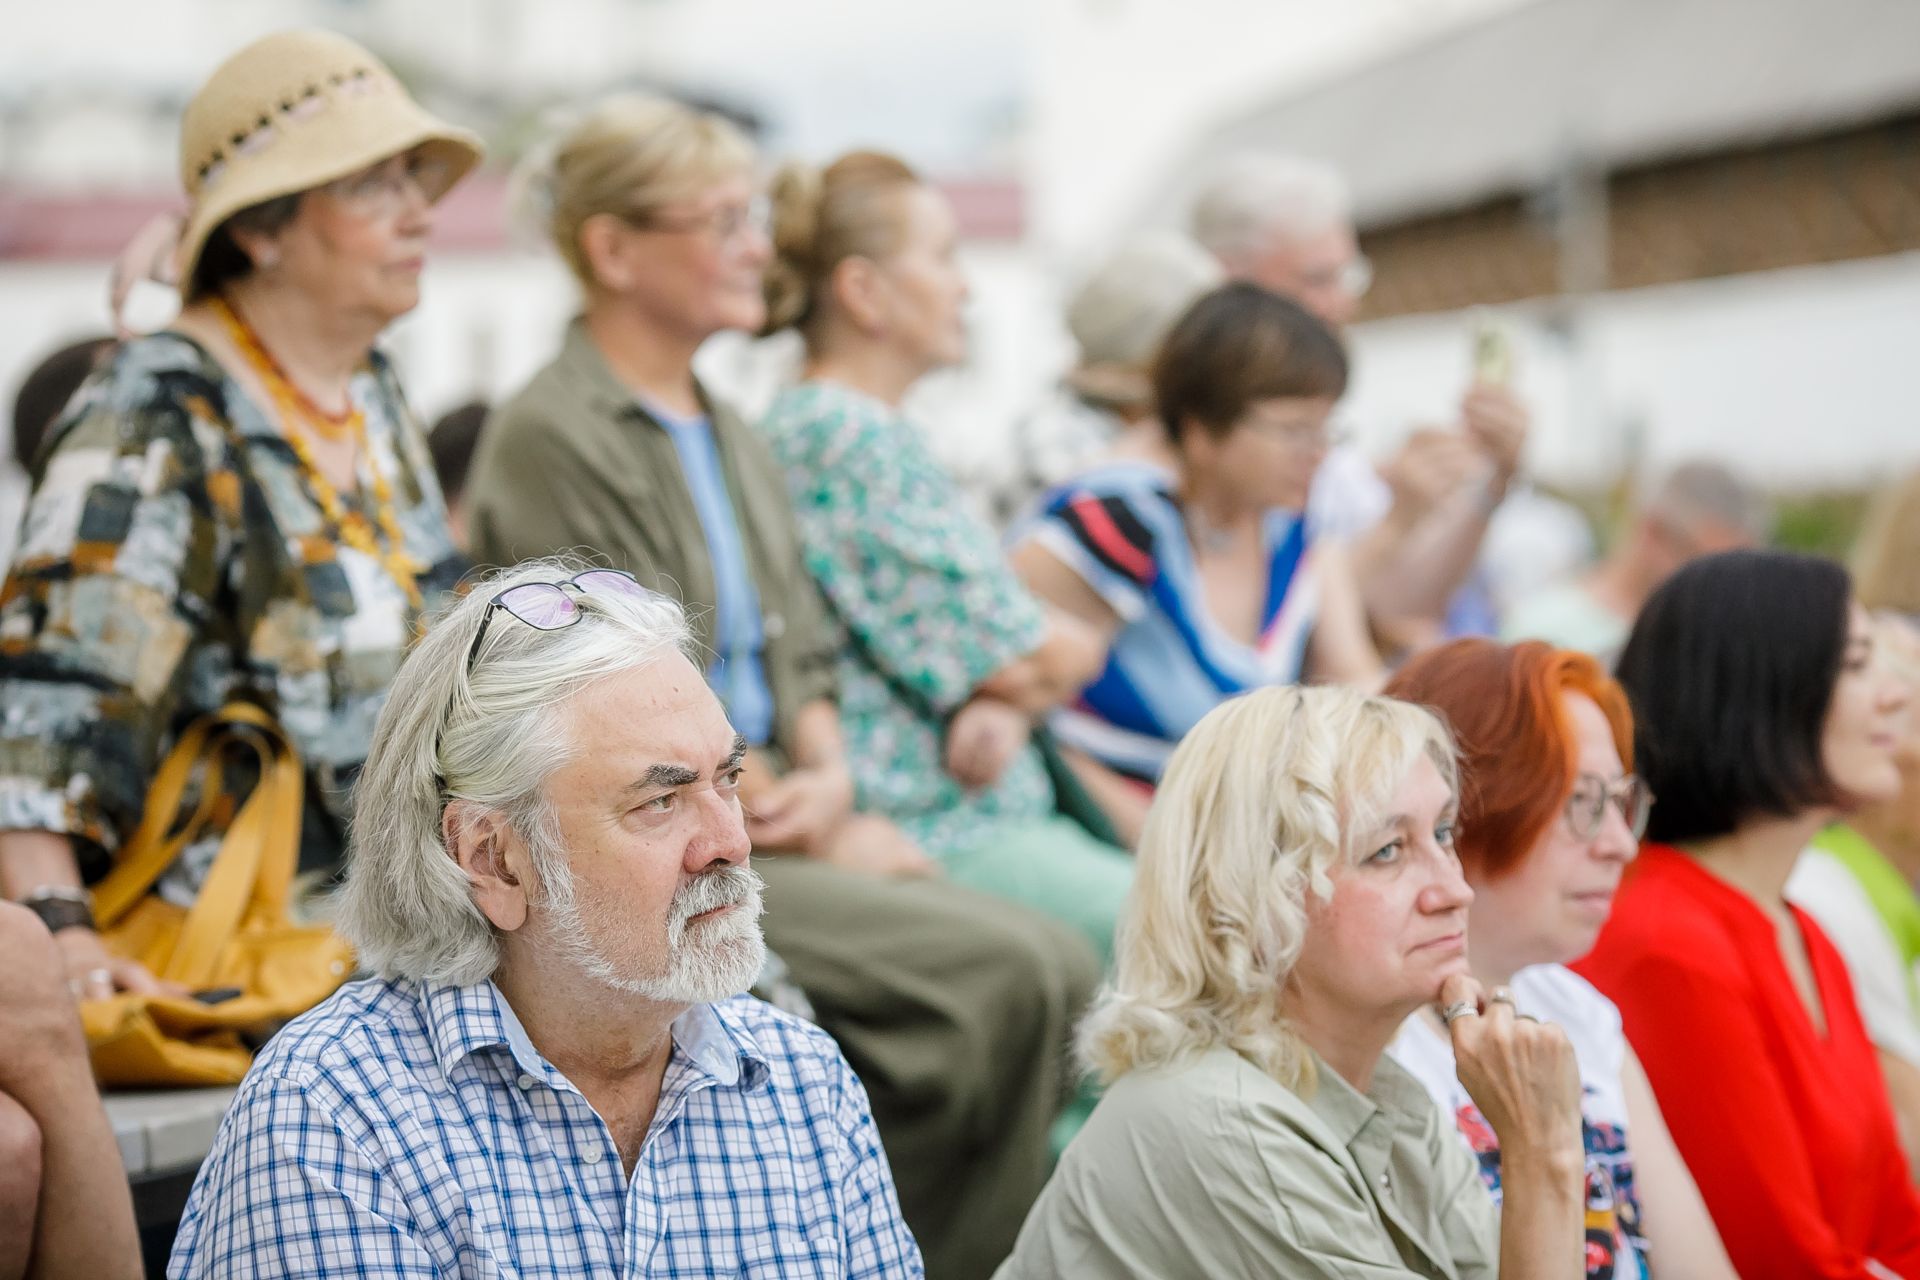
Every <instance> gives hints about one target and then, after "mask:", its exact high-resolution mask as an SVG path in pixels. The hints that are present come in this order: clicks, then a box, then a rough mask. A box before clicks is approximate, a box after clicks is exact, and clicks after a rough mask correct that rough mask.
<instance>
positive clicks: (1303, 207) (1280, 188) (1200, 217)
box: [1188, 152, 1353, 270]
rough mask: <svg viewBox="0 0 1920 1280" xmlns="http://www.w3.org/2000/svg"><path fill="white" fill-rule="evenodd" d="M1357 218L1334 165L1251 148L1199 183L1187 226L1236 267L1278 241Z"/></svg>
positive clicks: (1311, 234) (1320, 231) (1307, 235)
mask: <svg viewBox="0 0 1920 1280" xmlns="http://www.w3.org/2000/svg"><path fill="white" fill-rule="evenodd" d="M1352 220H1353V198H1352V195H1351V194H1350V193H1349V191H1348V189H1347V183H1346V180H1345V179H1344V178H1342V177H1341V176H1340V173H1339V171H1338V170H1336V169H1335V168H1333V167H1332V166H1331V165H1327V164H1323V163H1321V162H1320V161H1318V160H1309V159H1306V158H1304V157H1302V156H1286V155H1273V154H1268V153H1252V152H1250V153H1246V154H1242V155H1237V156H1233V157H1231V158H1230V159H1228V160H1226V161H1224V162H1223V163H1222V164H1221V165H1220V166H1219V167H1218V168H1217V169H1216V170H1215V171H1214V172H1213V174H1212V175H1211V176H1210V177H1209V178H1208V179H1207V181H1206V182H1205V183H1204V184H1203V185H1202V186H1201V187H1200V190H1199V192H1198V194H1197V195H1196V196H1195V197H1194V201H1193V213H1192V215H1191V218H1190V220H1189V224H1188V225H1189V229H1190V230H1191V231H1192V232H1193V238H1194V239H1195V240H1197V241H1199V242H1200V245H1201V247H1202V248H1204V249H1206V250H1207V252H1209V253H1211V254H1213V256H1214V257H1216V258H1218V259H1219V260H1220V261H1221V262H1222V263H1225V264H1226V265H1227V267H1228V269H1229V270H1233V269H1235V268H1236V266H1237V265H1238V264H1242V263H1245V262H1246V261H1247V260H1249V259H1252V258H1257V257H1259V256H1260V255H1262V254H1264V253H1266V252H1267V251H1268V250H1270V249H1272V248H1273V247H1274V246H1275V245H1276V244H1279V243H1287V242H1292V241H1297V240H1308V239H1312V238H1313V237H1315V236H1318V235H1321V234H1323V233H1325V232H1327V231H1331V230H1333V229H1335V228H1337V227H1340V226H1344V225H1346V224H1348V223H1350V222H1351V221H1352Z"/></svg>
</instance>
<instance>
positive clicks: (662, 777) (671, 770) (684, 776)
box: [627, 764, 700, 791]
mask: <svg viewBox="0 0 1920 1280" xmlns="http://www.w3.org/2000/svg"><path fill="white" fill-rule="evenodd" d="M698 781H700V775H699V773H697V772H696V771H694V770H692V769H689V768H687V766H685V765H683V764H650V765H648V766H647V771H646V772H645V773H643V774H641V775H640V777H639V778H638V780H636V781H633V782H629V783H628V784H627V790H628V791H651V790H653V789H654V788H656V787H689V786H692V785H693V784H694V783H696V782H698Z"/></svg>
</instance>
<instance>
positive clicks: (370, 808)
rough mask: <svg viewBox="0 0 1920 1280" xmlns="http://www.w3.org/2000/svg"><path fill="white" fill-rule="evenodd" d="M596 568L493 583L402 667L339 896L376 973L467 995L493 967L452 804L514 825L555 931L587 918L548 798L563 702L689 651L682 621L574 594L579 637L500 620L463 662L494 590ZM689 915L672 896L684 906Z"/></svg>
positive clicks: (667, 610) (564, 755)
mask: <svg viewBox="0 0 1920 1280" xmlns="http://www.w3.org/2000/svg"><path fill="white" fill-rule="evenodd" d="M594 567H595V566H593V565H590V564H588V563H586V562H585V561H583V560H579V559H576V558H571V557H563V558H555V559H548V560H534V561H529V562H527V563H525V564H521V565H517V566H515V567H514V568H511V569H506V570H502V571H500V572H497V573H494V574H491V575H489V576H488V577H486V578H485V579H483V580H482V581H481V582H480V583H479V584H477V585H476V586H475V587H474V589H473V591H472V592H471V593H470V594H468V595H467V596H465V597H464V598H463V599H461V600H459V601H458V602H456V603H455V604H454V605H453V606H452V607H451V608H450V609H448V610H447V611H446V612H444V613H443V614H441V615H440V616H439V617H438V618H436V619H435V620H434V621H433V623H432V624H431V625H430V626H429V628H428V630H427V633H426V635H425V636H424V637H423V638H422V639H421V640H420V642H419V643H418V644H416V645H415V646H414V648H413V651H412V652H411V653H410V654H408V655H407V659H406V661H405V662H404V663H402V664H401V667H400V671H399V673H398V674H397V675H396V676H395V677H394V681H393V687H392V689H391V690H390V691H389V693H388V695H387V702H386V706H385V707H384V708H383V709H382V710H381V712H380V719H379V722H378V724H376V725H375V727H374V732H373V744H372V748H371V750H370V751H369V752H368V755H367V763H366V767H365V768H364V769H363V770H362V771H361V773H360V777H359V780H358V781H357V783H356V784H355V787H354V816H353V833H352V840H351V841H350V846H349V852H348V858H347V878H346V884H345V886H344V887H343V888H342V889H341V891H340V900H339V914H338V927H339V929H340V932H341V934H342V936H344V937H345V938H346V939H347V940H348V941H350V942H352V943H353V944H354V946H355V947H357V948H358V949H359V953H360V960H361V963H362V964H363V965H365V966H367V967H368V968H369V969H372V970H374V971H375V972H378V973H380V974H383V975H386V976H390V977H405V978H414V979H418V980H431V981H437V982H446V983H452V984H455V985H461V986H465V985H469V984H472V983H476V982H481V981H483V980H485V979H486V978H488V977H490V976H491V975H492V974H493V972H494V971H495V969H497V968H498V967H499V961H500V947H499V940H498V937H497V936H496V934H495V931H494V928H493V925H492V923H491V922H490V921H488V919H487V918H486V916H485V915H484V914H482V912H481V911H480V908H479V907H478V906H477V905H476V904H475V902H474V901H473V896H472V892H471V887H470V884H469V881H468V878H467V873H466V871H465V870H464V869H463V868H462V867H461V866H460V864H459V863H458V861H456V859H455V858H454V855H453V852H452V850H451V849H450V848H449V844H448V840H447V838H446V836H445V834H444V817H445V814H446V812H447V809H448V806H449V805H451V804H453V803H454V802H456V801H466V802H468V803H467V804H466V805H462V806H460V807H459V808H460V810H461V811H464V812H466V813H467V814H469V815H470V816H469V817H468V819H467V820H469V821H470V820H471V819H472V816H477V812H478V811H486V810H491V811H494V812H496V813H498V814H500V815H502V816H503V817H505V818H506V820H507V821H508V822H509V823H510V824H511V825H512V828H513V830H514V831H515V832H516V833H517V834H518V835H519V836H520V838H521V839H522V840H524V841H525V842H526V844H527V847H528V850H529V853H530V855H531V858H532V861H533V867H534V874H535V877H536V880H537V882H538V883H537V884H536V885H535V886H532V888H533V890H535V891H537V892H538V893H539V894H540V895H541V899H540V900H541V901H543V902H544V903H546V904H547V905H548V906H549V907H550V908H555V907H557V909H555V910H554V911H553V914H554V916H555V919H556V921H557V922H559V924H560V925H561V926H562V928H560V929H559V930H557V931H558V932H560V933H561V934H563V935H565V934H566V933H567V932H568V930H567V929H566V928H565V927H564V926H565V925H567V924H569V923H571V924H572V925H574V926H578V924H579V923H580V922H579V912H578V909H577V905H576V904H575V903H574V896H573V893H572V880H573V876H572V872H571V871H570V869H569V868H568V866H567V855H566V851H565V849H563V848H562V847H561V845H560V841H559V837H558V833H557V824H556V821H555V817H554V814H553V812H552V808H551V806H550V805H549V803H548V801H547V798H546V784H547V782H548V780H549V779H550V778H551V777H552V776H553V775H554V773H555V772H556V771H557V770H559V769H560V768H562V767H563V766H564V765H565V764H566V763H567V762H568V761H569V760H570V759H573V758H575V756H576V752H577V750H578V748H577V745H576V744H575V743H573V742H571V741H569V734H568V733H567V727H566V718H565V716H564V715H563V711H564V708H565V705H566V703H567V701H568V699H569V698H571V697H572V695H573V694H574V693H576V692H578V691H579V690H580V689H582V688H584V687H585V686H587V685H589V684H591V683H593V682H594V681H596V680H601V679H604V678H606V677H607V676H611V675H616V674H619V673H621V672H624V671H630V670H633V669H635V668H637V667H644V666H647V665H649V664H651V663H653V662H656V661H658V660H660V659H661V658H663V657H665V656H667V655H670V654H674V653H680V654H687V653H689V652H690V650H691V647H692V639H691V635H690V633H689V631H688V628H687V622H686V616H685V614H684V613H683V612H682V611H681V608H680V606H679V605H678V604H677V603H676V602H674V601H672V600H670V599H668V598H667V597H665V596H662V595H657V594H654V593H652V592H647V593H642V594H627V593H616V592H606V591H601V592H581V593H577V594H575V595H574V600H575V603H576V604H577V605H578V606H579V609H580V613H579V616H578V618H577V620H576V621H575V622H574V623H573V624H572V625H571V626H565V627H560V628H557V629H555V630H551V631H543V630H541V629H539V628H537V627H533V626H529V625H526V624H525V623H522V622H520V621H519V620H517V619H514V618H510V617H506V616H496V617H494V618H493V620H492V622H491V623H490V624H488V625H487V626H486V636H485V643H484V644H483V645H482V646H481V648H480V650H479V651H478V652H477V653H474V655H473V660H472V670H471V671H469V670H468V661H469V660H468V654H469V652H470V651H472V649H473V645H474V641H475V637H476V636H478V635H479V634H480V629H481V626H482V624H483V623H485V622H486V620H487V617H488V614H489V612H491V611H492V610H491V606H492V603H493V601H494V600H496V599H497V598H498V597H499V596H500V594H501V593H503V592H505V591H507V590H510V589H512V588H514V587H517V586H523V585H526V584H528V583H536V582H537V583H560V582H565V581H567V580H568V579H570V578H572V577H573V576H574V575H575V574H578V573H582V572H585V571H587V570H589V569H591V568H594ZM500 613H501V614H502V615H504V610H501V611H500ZM749 874H750V873H749ZM720 879H721V877H719V876H717V875H710V876H701V877H697V880H698V881H709V880H711V881H714V882H715V883H714V884H712V885H705V886H703V887H702V888H701V889H700V890H698V892H699V893H711V892H714V891H717V890H720V889H721V885H720V884H719V883H718V882H719V881H720ZM688 891H689V890H688V889H687V888H686V887H683V889H682V894H685V893H687V892H688ZM727 892H735V890H727ZM722 900H723V901H725V900H730V899H725V898H723V899H722ZM682 905H684V904H682V903H681V902H680V901H679V896H676V899H675V903H674V907H675V909H676V910H678V909H679V908H680V907H681V906H682ZM569 908H573V909H572V911H571V915H569ZM738 914H742V915H745V914H749V913H744V912H743V913H738ZM753 914H757V913H753ZM571 932H573V933H578V929H577V928H575V929H573V930H572V931H571ZM756 932H757V931H756ZM583 945H585V944H583ZM749 980H750V979H749ZM739 989H741V988H740V987H736V988H735V990H739Z"/></svg>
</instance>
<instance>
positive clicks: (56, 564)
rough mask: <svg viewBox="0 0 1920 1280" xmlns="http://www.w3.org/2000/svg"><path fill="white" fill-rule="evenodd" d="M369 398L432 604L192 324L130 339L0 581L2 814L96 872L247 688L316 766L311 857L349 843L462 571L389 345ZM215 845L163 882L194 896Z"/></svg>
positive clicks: (61, 446) (320, 859)
mask: <svg viewBox="0 0 1920 1280" xmlns="http://www.w3.org/2000/svg"><path fill="white" fill-rule="evenodd" d="M351 393H352V395H353V398H354V400H355V402H356V403H357V404H359V405H360V407H361V408H362V409H363V410H364V411H365V413H366V425H367V438H368V444H369V448H370V451H371V453H372V455H373V459H374V462H375V464H376V465H377V466H378V467H379V468H380V473H381V474H382V475H383V476H385V477H386V479H387V482H388V484H389V485H390V486H391V489H392V492H393V503H394V514H395V516H396V518H397V519H398V521H399V525H400V528H401V529H402V531H403V532H404V535H405V542H406V550H407V553H408V555H409V556H410V557H411V558H412V559H413V560H414V562H415V563H416V564H417V565H419V566H421V569H420V572H419V577H418V585H419V588H420V592H421V595H422V597H423V603H424V608H422V609H420V610H415V609H414V608H413V607H411V606H410V605H409V604H408V601H407V598H406V596H405V594H404V593H403V592H402V590H401V588H400V586H399V584H398V583H397V582H395V581H394V579H393V578H392V577H390V576H389V575H388V573H387V571H386V569H385V568H384V567H383V566H382V565H381V564H380V563H379V562H378V561H377V560H375V559H374V558H373V557H371V556H368V555H366V554H364V553H362V552H359V551H356V550H354V549H353V548H351V547H349V546H346V545H344V544H342V543H341V542H340V541H338V540H337V538H336V537H335V536H334V534H333V532H332V531H331V530H330V529H329V528H328V527H327V522H326V519H325V517H324V516H323V515H322V513H321V510H320V507H319V506H318V504H317V503H316V501H315V499H314V496H313V493H312V491H311V489H310V488H309V487H308V485H307V482H306V479H305V476H304V474H303V472H302V470H301V467H300V463H299V461H298V459H297V458H296V457H295V456H294V453H293V450H292V449H291V447H290V446H289V445H288V444H287V441H286V438H285V436H284V435H283V434H282V433H281V430H280V427H279V425H278V424H277V423H276V421H275V420H274V419H273V418H272V417H270V416H269V415H268V414H267V413H265V412H263V411H262V409H261V408H260V407H259V406H258V405H256V404H255V403H254V402H253V401H252V400H250V399H249V398H248V397H247V395H246V393H245V392H244V391H242V390H241V389H240V387H239V386H238V385H237V384H236V383H234V382H233V381H232V380H231V379H230V378H229V377H228V376H227V375H226V373H225V371H224V370H223V369H222V367H221V366H220V365H219V364H218V363H217V362H216V361H215V360H214V359H213V358H212V357H211V356H210V355H208V354H207V352H206V351H205V350H203V349H202V348H201V347H200V346H199V345H198V344H196V343H194V342H193V341H192V340H190V339H188V338H186V337H185V336H183V335H181V334H177V333H161V334H155V335H153V336H151V337H147V338H142V339H139V340H136V341H133V342H129V343H126V344H124V345H123V346H121V347H120V349H119V350H118V351H117V352H116V353H115V356H114V358H113V360H112V362H111V363H110V364H109V365H108V366H107V367H106V368H104V369H102V370H101V371H100V372H98V373H96V374H95V375H94V376H93V378H92V379H91V380H90V381H89V382H88V383H87V384H86V385H85V386H84V387H82V388H81V390H80V391H79V392H78V393H77V394H76V396H75V397H74V400H73V403H72V404H70V405H69V406H68V407H67V411H66V413H65V414H64V415H63V416H62V418H61V420H60V421H59V422H58V423H56V424H55V426H54V428H53V430H52V432H51V433H50V435H49V445H48V446H47V447H48V448H49V450H50V452H47V453H45V454H44V455H43V457H42V460H41V466H40V469H39V474H38V476H37V478H36V483H35V485H34V490H33V496H32V498H31V500H30V501H29V503H28V507H27V513H26V518H25V522H24V524H23V525H22V528H21V537H20V544H19V546H18V548H17V549H16V550H15V552H14V559H13V563H12V566H11V568H10V569H9V570H8V571H7V576H6V582H5V586H4V587H0V830H38V831H55V832H60V833H64V834H67V835H70V836H72V837H74V839H75V846H76V852H77V853H78V854H79V855H80V859H81V868H82V871H83V873H85V874H86V875H87V876H88V878H89V879H93V878H97V877H98V876H99V875H101V874H104V872H105V870H106V866H107V862H108V860H109V858H110V856H111V854H112V852H113V851H114V850H115V849H117V848H118V847H119V845H120V842H121V841H122V840H123V839H124V838H125V837H126V836H128V835H130V834H131V833H132V831H133V828H134V827H135V826H136V825H137V824H138V822H139V818H140V812H141V808H142V806H143V804H144V802H145V797H146V791H147V787H148V785H149V783H150V781H151V779H152V777H153V773H154V771H155V769H156V768H157V766H158V763H159V760H160V758H161V757H162V756H163V755H164V753H165V752H166V750H167V749H168V748H169V747H170V746H171V745H172V742H173V739H174V738H175V737H176V736H177V734H178V732H179V730H181V729H182V728H184V727H185V726H186V724H187V723H189V722H190V721H192V720H193V719H194V718H196V717H198V716H199V715H201V714H203V713H205V712H208V711H212V710H215V709H217V708H218V707H220V706H221V704H223V703H224V702H226V701H228V700H229V699H231V698H233V697H235V696H243V697H247V698H250V699H252V700H255V701H258V702H259V703H261V704H262V705H263V706H265V707H266V708H267V709H268V710H269V711H272V712H273V713H274V714H275V715H277V716H278V717H279V719H280V721H281V723H282V725H283V726H284V727H285V728H286V730H287V733H288V734H289V736H290V737H291V738H292V739H293V742H294V745H295V746H296V747H297V748H298V749H299V751H300V754H301V757H302V759H303V761H304V762H305V764H306V766H307V773H308V794H309V801H310V802H309V803H308V804H307V806H306V818H305V821H306V828H305V831H304V832H303V838H302V849H301V861H302V863H303V865H307V866H315V865H326V864H328V863H330V862H332V861H334V860H336V859H337V857H338V855H339V853H340V850H341V848H342V847H343V844H344V840H343V836H344V832H345V829H346V826H345V824H346V818H347V791H348V787H349V784H350V783H351V781H352V779H353V777H354V775H355V774H356V773H357V772H358V769H359V766H360V763H361V762H362V761H363V760H364V759H365V757H366V754H367V748H368V744H369V743H370V741H371V740H372V737H373V725H374V720H375V717H376V716H378V714H379V712H380V707H381V705H382V704H383V703H384V702H385V700H386V694H387V688H388V686H389V684H390V683H391V682H392V680H393V677H394V674H395V672H397V671H398V670H399V667H400V660H401V658H402V657H404V656H405V654H406V650H407V647H408V645H409V644H410V643H411V641H412V639H413V637H414V635H415V634H416V632H417V630H418V628H419V626H420V625H421V622H422V617H423V615H424V614H425V613H427V612H429V611H431V610H432V609H434V608H435V607H436V606H438V605H440V604H442V603H444V602H445V601H446V600H447V599H448V596H449V593H450V592H451V589H452V588H453V586H454V584H455V583H456V582H457V581H458V580H459V578H460V575H461V574H462V573H463V572H464V571H465V562H464V560H463V559H462V558H461V557H460V555H459V553H458V552H457V551H456V550H455V549H454V546H453V542H452V535H451V533H450V532H449V530H448V527H447V517H446V507H445V504H444V503H443V501H442V500H441V496H440V488H439V485H438V484H437V483H436V482H435V480H434V475H433V466H432V462H431V460H430V459H429V458H428V455H427V452H426V448H425V443H424V439H423V436H422V433H421V431H420V428H419V424H418V423H417V421H416V420H415V418H414V417H413V414H412V412H411V411H410V410H409V409H408V407H407V404H406V401H405V400H404V399H403V398H402V396H401V394H400V387H399V384H398V382H397V381H396V380H395V379H394V376H393V371H392V369H391V368H390V367H389V366H388V364H387V363H386V361H385V360H384V359H383V358H382V357H380V356H379V355H378V354H377V353H376V354H374V355H372V356H371V357H370V358H369V361H368V363H367V364H366V365H365V366H364V367H363V368H362V369H361V371H360V372H359V373H358V374H357V375H355V377H354V379H353V382H352V386H351ZM363 466H364V464H363ZM362 476H363V483H362V485H361V493H362V494H366V495H370V494H371V492H372V486H371V485H370V484H368V483H366V482H365V472H364V470H363V472H362ZM361 500H362V499H361V498H359V497H355V496H351V495H343V497H342V501H343V502H346V503H348V504H352V503H355V502H359V501H361ZM365 500H366V501H369V502H370V501H371V498H370V496H369V497H368V498H366V499H365ZM368 514H369V516H371V513H370V512H369V513H368ZM216 847H217V846H216V843H215V842H214V841H211V840H209V841H203V842H201V844H200V845H196V846H195V847H194V848H192V849H189V850H188V851H187V853H185V854H183V855H182V859H181V863H180V864H179V865H177V866H176V867H175V868H174V871H173V872H170V873H169V875H168V876H167V877H166V878H165V879H163V881H162V891H163V892H164V893H166V894H167V896H169V897H172V898H175V899H176V900H184V899H186V898H190V897H191V895H192V893H193V891H194V889H195V888H196V887H197V885H198V883H199V880H200V878H201V877H202V876H204V873H205V864H206V862H207V861H208V860H210V858H211V856H212V853H213V851H214V849H215V848H216Z"/></svg>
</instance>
